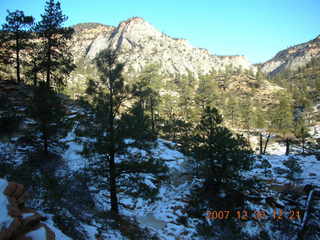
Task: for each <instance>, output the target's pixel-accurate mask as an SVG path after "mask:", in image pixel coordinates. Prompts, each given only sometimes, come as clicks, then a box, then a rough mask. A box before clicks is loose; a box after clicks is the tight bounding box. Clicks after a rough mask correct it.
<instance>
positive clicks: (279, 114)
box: [271, 93, 293, 155]
mask: <svg viewBox="0 0 320 240" xmlns="http://www.w3.org/2000/svg"><path fill="white" fill-rule="evenodd" d="M276 100H277V102H278V104H277V105H276V106H275V107H274V109H273V110H272V111H273V113H271V114H272V116H273V119H272V121H273V127H274V131H275V132H276V133H279V134H280V135H281V137H282V138H283V139H284V140H285V142H286V153H285V154H286V155H288V154H289V152H290V138H291V137H292V134H293V108H292V98H291V96H290V95H289V94H287V93H280V94H278V95H277V96H276Z"/></svg>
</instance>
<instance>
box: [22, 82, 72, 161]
mask: <svg viewBox="0 0 320 240" xmlns="http://www.w3.org/2000/svg"><path fill="white" fill-rule="evenodd" d="M65 111H66V109H65V107H64V106H63V103H62V100H61V98H60V97H59V96H58V95H57V93H56V92H55V91H54V90H53V89H52V88H50V87H49V88H48V86H47V85H46V84H45V83H44V82H40V83H39V85H38V86H34V91H33V98H32V100H31V102H30V103H29V110H28V112H29V116H30V117H31V118H32V119H33V120H35V121H36V125H35V131H34V130H32V131H33V134H32V133H31V134H32V135H33V136H34V138H35V139H37V135H36V134H34V132H36V133H38V132H40V133H41V137H40V139H39V140H40V141H37V140H36V141H35V142H36V144H37V143H40V146H42V150H43V153H44V154H45V155H46V156H48V155H49V152H50V151H49V150H50V146H52V147H54V146H56V147H57V146H59V147H62V148H63V147H64V145H63V144H62V143H61V142H60V138H62V131H63V129H64V121H65V118H64V117H65ZM52 150H53V149H52Z"/></svg>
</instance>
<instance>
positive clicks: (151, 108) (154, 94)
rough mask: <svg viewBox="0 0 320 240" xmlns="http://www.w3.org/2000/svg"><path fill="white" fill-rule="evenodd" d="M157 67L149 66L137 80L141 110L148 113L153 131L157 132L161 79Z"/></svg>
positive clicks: (137, 93)
mask: <svg viewBox="0 0 320 240" xmlns="http://www.w3.org/2000/svg"><path fill="white" fill-rule="evenodd" d="M158 70H159V67H158V66H157V65H153V64H152V65H148V66H147V67H145V69H144V70H143V71H142V72H141V74H140V75H139V76H138V78H137V80H136V84H135V85H136V95H137V96H138V97H139V104H140V105H141V110H142V111H143V114H144V112H145V111H146V112H148V115H149V116H150V119H151V127H152V131H153V132H154V133H155V132H156V118H157V116H156V115H157V114H158V112H159V111H158V107H159V103H160V93H159V91H160V87H161V78H160V75H159V74H158Z"/></svg>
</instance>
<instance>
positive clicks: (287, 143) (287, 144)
mask: <svg viewBox="0 0 320 240" xmlns="http://www.w3.org/2000/svg"><path fill="white" fill-rule="evenodd" d="M289 152H290V141H289V138H287V139H286V155H289Z"/></svg>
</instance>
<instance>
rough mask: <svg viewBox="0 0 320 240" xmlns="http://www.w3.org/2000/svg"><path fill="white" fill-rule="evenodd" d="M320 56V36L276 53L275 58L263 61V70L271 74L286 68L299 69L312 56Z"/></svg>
mask: <svg viewBox="0 0 320 240" xmlns="http://www.w3.org/2000/svg"><path fill="white" fill-rule="evenodd" d="M315 57H320V36H318V37H317V38H315V39H313V40H311V41H309V42H306V43H302V44H299V45H296V46H293V47H290V48H287V49H285V50H283V51H280V52H279V53H277V54H276V56H275V57H274V58H272V59H271V60H269V61H267V62H265V63H263V64H262V65H261V70H262V71H263V72H265V73H268V74H270V75H275V74H277V73H279V72H281V71H284V70H291V71H293V70H297V69H298V68H299V67H303V66H305V65H306V64H307V63H308V62H310V61H311V59H312V58H315Z"/></svg>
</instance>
